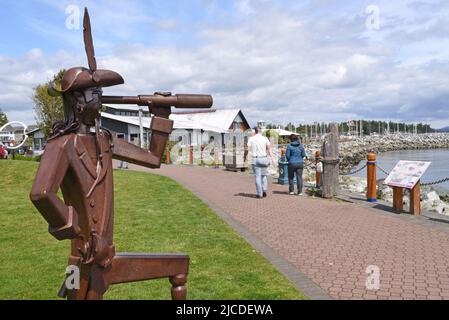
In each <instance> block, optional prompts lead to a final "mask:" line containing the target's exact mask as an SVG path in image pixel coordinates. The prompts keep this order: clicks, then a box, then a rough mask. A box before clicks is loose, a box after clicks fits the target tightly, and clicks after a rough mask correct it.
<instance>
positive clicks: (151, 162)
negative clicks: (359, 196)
mask: <svg viewBox="0 0 449 320" xmlns="http://www.w3.org/2000/svg"><path fill="white" fill-rule="evenodd" d="M83 26H84V43H85V48H86V54H87V58H88V63H89V69H86V68H83V67H76V68H71V69H69V70H67V71H66V72H65V74H64V77H63V79H62V82H61V87H60V88H56V86H55V85H54V84H52V85H51V86H50V87H49V92H50V93H51V94H59V95H62V98H63V102H64V114H65V121H64V122H61V123H59V124H55V126H54V130H53V136H51V137H50V138H49V139H48V141H47V144H46V148H45V152H44V154H43V156H42V159H41V162H40V166H39V169H38V172H37V175H36V179H35V181H34V184H33V188H32V191H31V194H30V198H31V201H32V202H33V204H34V205H35V206H36V208H37V209H38V211H39V212H40V213H41V214H42V216H43V217H44V218H45V220H46V221H47V222H48V224H49V229H48V231H49V233H50V234H52V235H53V236H54V237H55V238H56V239H58V240H65V239H70V240H71V254H70V257H69V262H68V263H69V265H75V266H78V268H79V270H80V284H79V289H73V288H72V289H67V287H66V286H65V283H64V284H63V286H62V287H61V290H60V292H59V295H60V296H61V297H67V298H69V299H101V298H102V297H103V294H104V293H105V292H106V290H107V289H108V287H109V285H111V284H117V283H125V282H132V281H142V280H150V279H158V278H169V280H170V282H171V284H172V289H171V294H172V298H173V299H185V298H186V294H187V290H186V286H185V284H186V281H187V273H188V267H189V256H187V255H184V254H132V253H117V254H116V253H115V248H114V243H113V226H114V188H113V171H112V159H119V160H123V161H127V162H130V163H135V164H138V165H142V166H146V167H149V168H159V167H160V164H161V158H162V155H163V152H164V149H165V145H166V142H167V139H168V136H169V134H170V132H171V131H172V128H173V121H172V120H170V119H169V115H170V113H171V107H172V106H173V107H178V108H209V107H211V106H212V97H211V96H209V95H172V94H171V93H155V94H154V95H140V96H135V97H122V96H103V95H102V87H109V86H114V85H119V84H123V83H124V80H123V78H122V77H121V76H120V75H119V74H118V73H116V72H114V71H110V70H97V64H96V60H95V54H94V47H93V41H92V34H91V27H90V19H89V14H88V12H87V8H86V9H85V12H84V25H83ZM102 103H115V104H137V105H140V106H148V107H149V111H150V112H151V114H152V115H153V117H152V120H151V128H150V129H151V141H150V144H149V150H145V149H142V148H139V147H137V146H135V145H133V144H131V143H128V142H126V141H124V140H122V139H117V138H116V137H114V136H113V134H111V133H110V132H109V131H107V130H105V129H102V128H101V127H100V124H99V121H100V111H101V107H102ZM59 188H61V191H62V194H63V198H64V201H62V200H61V199H60V198H59V197H58V196H57V192H58V190H59Z"/></svg>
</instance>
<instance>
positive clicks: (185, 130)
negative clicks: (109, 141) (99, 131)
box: [101, 106, 250, 146]
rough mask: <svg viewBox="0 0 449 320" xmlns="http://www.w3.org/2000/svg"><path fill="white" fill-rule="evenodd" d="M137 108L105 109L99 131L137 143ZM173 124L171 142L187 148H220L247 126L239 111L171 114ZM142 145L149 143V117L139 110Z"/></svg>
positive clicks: (213, 110) (216, 110) (218, 110)
mask: <svg viewBox="0 0 449 320" xmlns="http://www.w3.org/2000/svg"><path fill="white" fill-rule="evenodd" d="M139 108H140V107H138V106H126V107H123V106H107V107H106V111H105V112H102V113H101V125H102V127H104V128H106V129H108V130H110V131H111V132H113V134H115V135H116V136H117V137H119V138H123V139H125V140H127V141H130V142H135V143H137V142H138V141H139V137H140V120H139ZM170 119H171V120H173V121H174V125H173V132H172V134H171V135H170V140H171V141H178V140H181V139H185V140H184V141H185V144H186V145H193V146H195V145H203V144H208V143H210V142H211V140H213V141H215V142H216V143H220V145H222V144H223V143H224V135H225V134H226V133H230V132H236V131H238V132H245V131H246V130H248V129H250V125H249V123H248V121H247V120H246V118H245V116H244V115H243V112H242V111H241V110H240V109H210V110H199V111H196V110H195V111H183V112H173V113H172V114H171V115H170ZM141 120H142V127H143V131H144V137H143V141H144V142H147V141H149V139H148V137H149V134H150V130H149V129H150V125H151V116H150V114H149V112H148V110H146V109H143V108H142V117H141Z"/></svg>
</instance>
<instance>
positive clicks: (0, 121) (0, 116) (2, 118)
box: [0, 109, 8, 127]
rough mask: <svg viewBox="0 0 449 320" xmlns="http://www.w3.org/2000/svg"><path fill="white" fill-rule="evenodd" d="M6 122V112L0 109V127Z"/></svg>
mask: <svg viewBox="0 0 449 320" xmlns="http://www.w3.org/2000/svg"><path fill="white" fill-rule="evenodd" d="M6 123H8V117H7V116H6V113H4V112H3V111H2V109H0V127H1V126H3V125H4V124H6Z"/></svg>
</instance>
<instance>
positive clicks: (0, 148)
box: [0, 145, 6, 159]
mask: <svg viewBox="0 0 449 320" xmlns="http://www.w3.org/2000/svg"><path fill="white" fill-rule="evenodd" d="M0 159H6V149H5V148H4V147H3V145H0Z"/></svg>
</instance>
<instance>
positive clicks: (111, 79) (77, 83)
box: [48, 8, 125, 95]
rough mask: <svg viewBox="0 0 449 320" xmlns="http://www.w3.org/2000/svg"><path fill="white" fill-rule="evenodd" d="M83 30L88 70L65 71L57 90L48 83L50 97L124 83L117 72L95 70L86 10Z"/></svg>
mask: <svg viewBox="0 0 449 320" xmlns="http://www.w3.org/2000/svg"><path fill="white" fill-rule="evenodd" d="M83 28H84V30H83V34H84V47H85V49H86V54H87V61H88V63H89V69H87V68H84V67H75V68H70V69H69V70H67V71H66V72H65V73H64V76H63V78H62V81H61V87H60V88H57V87H56V86H55V84H54V83H50V86H49V90H48V91H49V93H50V94H51V95H58V94H61V93H65V92H69V91H76V90H82V89H86V88H92V87H110V86H115V85H118V84H123V83H124V82H125V81H124V80H123V78H122V76H121V75H119V74H118V73H117V72H114V71H111V70H97V61H96V59H95V51H94V43H93V39H92V32H91V26H90V18H89V12H88V11H87V8H85V9H84V21H83Z"/></svg>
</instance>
